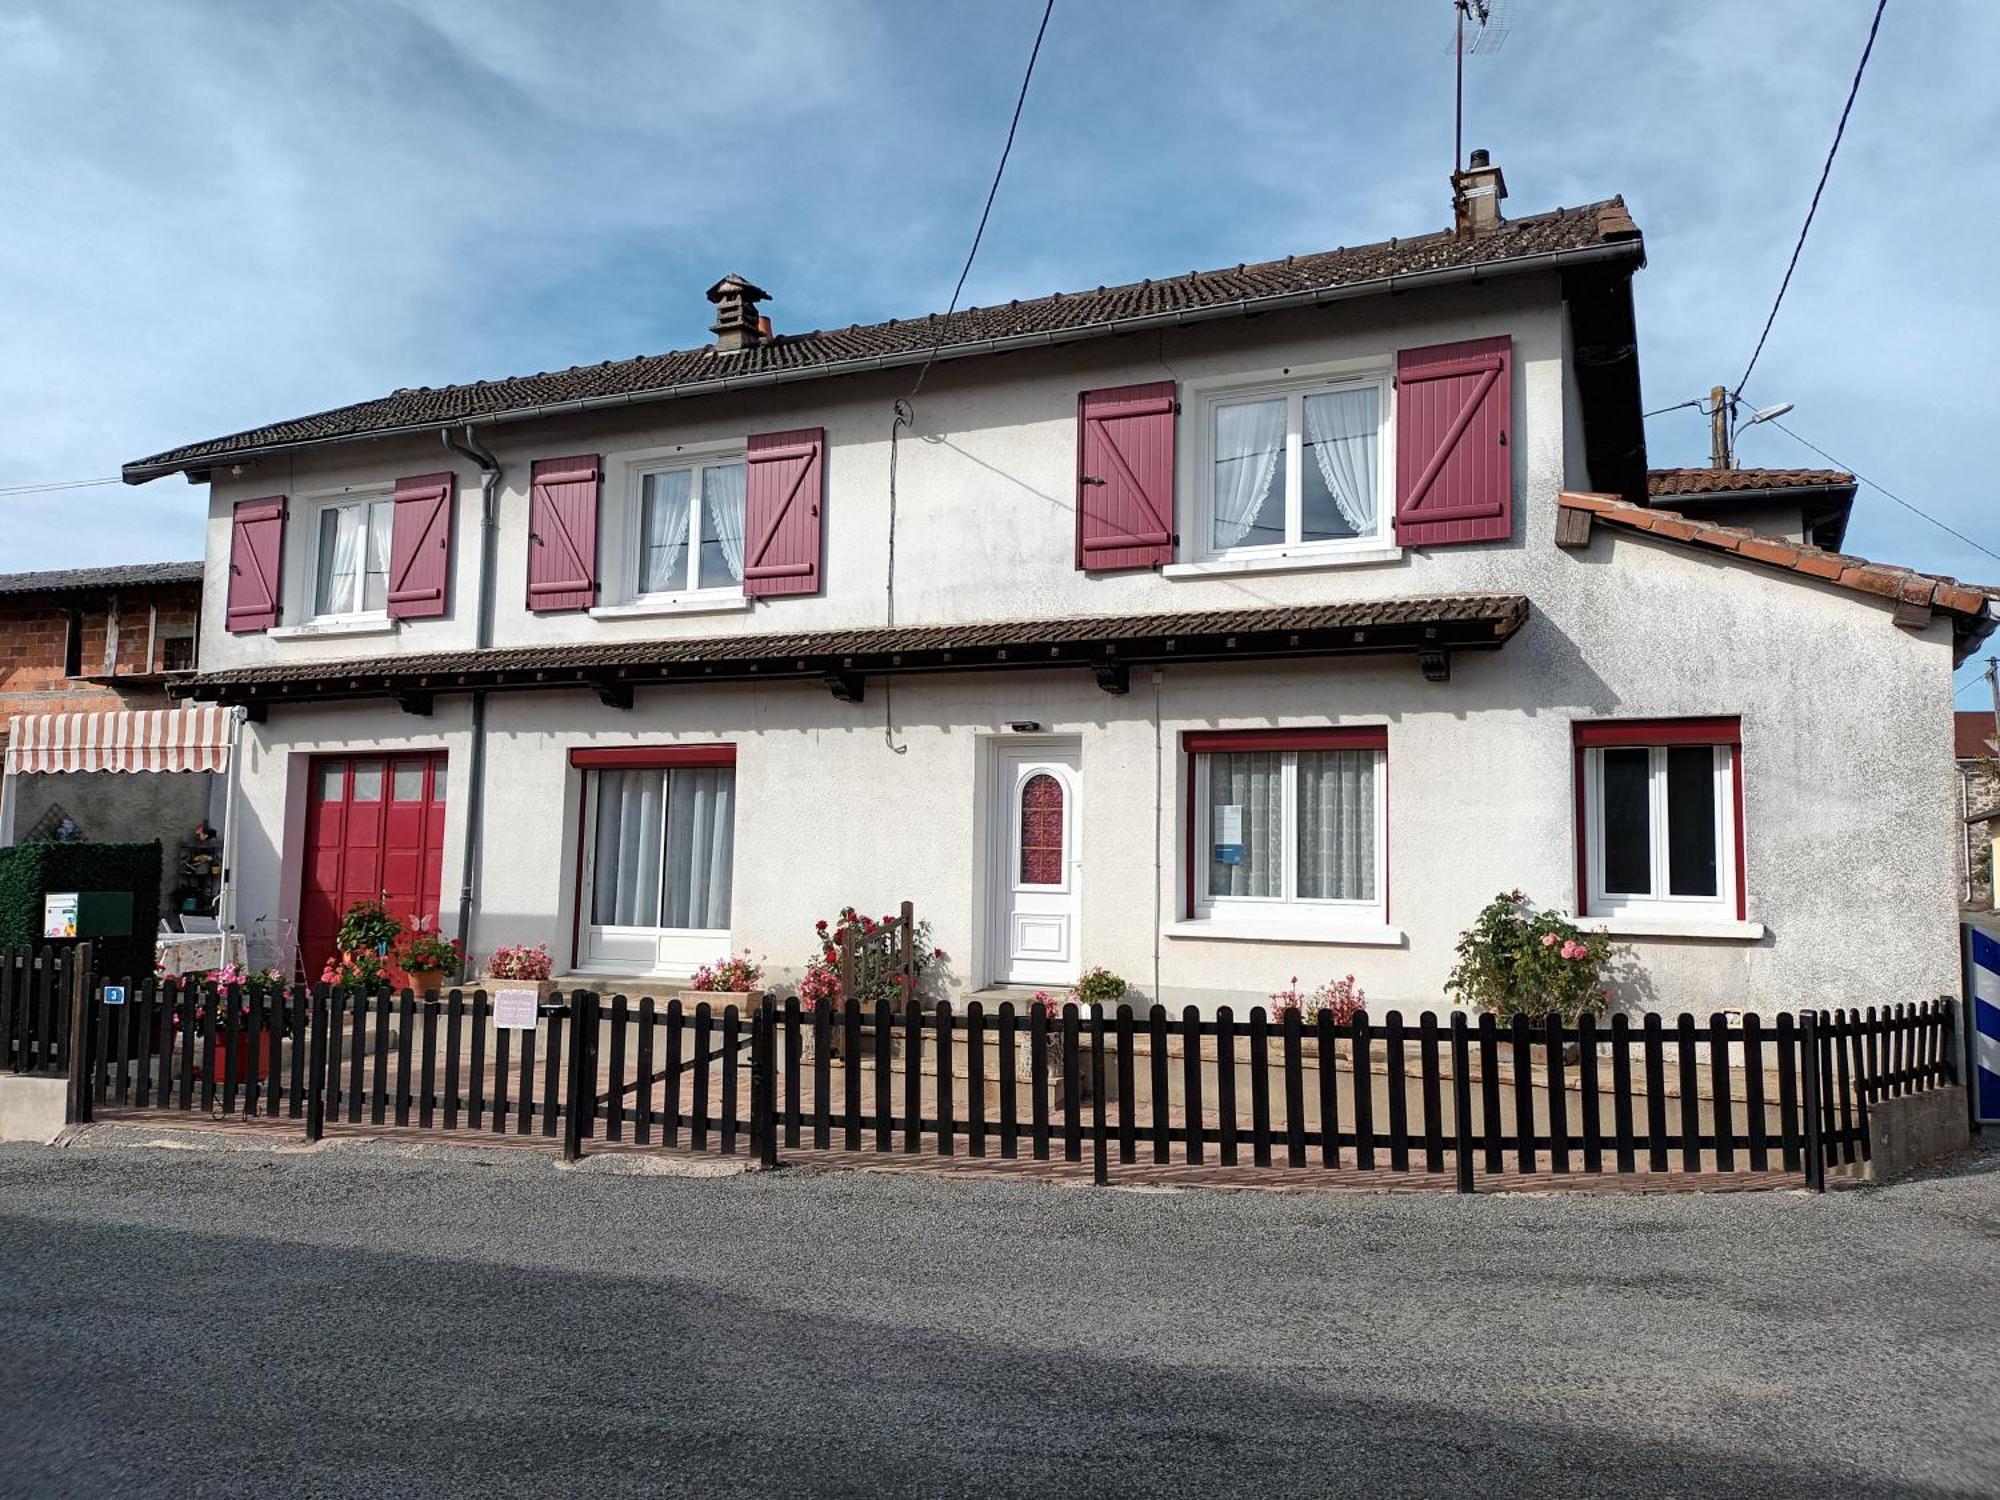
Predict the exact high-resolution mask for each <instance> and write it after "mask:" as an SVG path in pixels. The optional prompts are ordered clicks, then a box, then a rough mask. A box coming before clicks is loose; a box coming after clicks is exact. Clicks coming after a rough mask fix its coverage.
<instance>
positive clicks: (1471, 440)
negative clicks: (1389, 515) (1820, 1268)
mask: <svg viewBox="0 0 2000 1500" xmlns="http://www.w3.org/2000/svg"><path fill="white" fill-rule="evenodd" d="M1513 368H1514V350H1513V341H1512V340H1511V339H1509V338H1507V337H1506V336H1505V335H1503V336H1501V337H1500V338H1496V339H1468V340H1467V341H1466V342H1464V343H1462V344H1437V345H1434V346H1432V347H1431V348H1429V349H1405V350H1403V351H1402V352H1401V353H1399V354H1398V355H1397V356H1396V540H1397V541H1398V542H1399V543H1401V544H1402V545H1403V546H1405V547H1423V546H1431V545H1436V544H1438V543H1449V542H1490V541H1505V540H1506V539H1507V537H1509V536H1510V535H1512V534H1513V530H1514V469H1513V459H1512V448H1511V446H1510V441H1511V440H1510V439H1509V437H1508V433H1509V432H1510V431H1511V430H1512V428H1513V425H1514V408H1513V380H1512V375H1513Z"/></svg>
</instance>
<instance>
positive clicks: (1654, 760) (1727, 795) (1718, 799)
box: [1582, 742, 1742, 921]
mask: <svg viewBox="0 0 2000 1500" xmlns="http://www.w3.org/2000/svg"><path fill="white" fill-rule="evenodd" d="M1698 748H1702V747H1700V746H1698V745H1692V746H1691V745H1686V744H1681V745H1665V744H1650V745H1622V746H1620V745H1601V746H1600V745H1592V746H1588V747H1586V748H1585V749H1584V750H1583V752H1582V754H1583V757H1584V761H1583V784H1584V804H1583V805H1584V825H1585V839H1586V842H1585V845H1584V850H1585V863H1586V864H1587V866H1588V868H1589V876H1590V881H1589V884H1590V889H1589V893H1588V902H1587V904H1588V909H1589V914H1590V915H1591V916H1593V917H1616V916H1653V917H1685V918H1690V919H1708V920H1726V921H1734V920H1735V918H1736V914H1737V912H1738V911H1739V910H1740V909H1741V908H1740V905H1739V902H1738V899H1737V890H1736V825H1737V820H1738V818H1740V817H1741V815H1742V814H1741V810H1740V809H1739V808H1738V807H1737V806H1736V756H1737V754H1738V753H1739V752H1738V747H1737V746H1735V745H1732V744H1725V743H1721V742H1717V743H1714V744H1711V745H1709V746H1707V747H1706V748H1707V749H1708V750H1709V752H1710V754H1711V755H1712V757H1713V761H1714V768H1713V776H1714V786H1715V871H1716V880H1715V887H1716V894H1715V895H1713V896H1676V895H1672V894H1670V893H1669V891H1668V889H1667V886H1668V880H1667V876H1668V870H1669V868H1670V861H1671V853H1672V851H1671V849H1670V842H1671V838H1672V830H1671V828H1670V827H1669V825H1668V822H1667V752H1668V751H1669V750H1673V749H1698ZM1615 749H1625V750H1645V751H1646V752H1647V753H1648V755H1649V757H1650V758H1649V761H1648V766H1647V790H1648V793H1649V797H1648V803H1647V808H1648V818H1647V828H1648V831H1649V835H1650V843H1651V847H1650V848H1649V850H1648V858H1649V868H1650V869H1651V871H1652V885H1653V889H1652V891H1651V892H1650V893H1648V894H1639V893H1634V892H1626V891H1610V890H1607V889H1605V873H1606V869H1607V866H1606V863H1605V855H1604V837H1605V828H1604V752H1605V751H1606V750H1615Z"/></svg>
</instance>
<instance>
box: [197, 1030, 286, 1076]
mask: <svg viewBox="0 0 2000 1500" xmlns="http://www.w3.org/2000/svg"><path fill="white" fill-rule="evenodd" d="M251 1041H252V1038H250V1037H247V1036H239V1037H237V1038H236V1041H235V1045H234V1046H230V1045H228V1044H227V1043H226V1042H225V1040H224V1039H223V1038H222V1037H217V1038H216V1039H215V1040H214V1041H212V1042H210V1043H209V1045H208V1050H207V1053H206V1054H205V1056H204V1058H203V1061H202V1065H201V1069H202V1071H201V1076H202V1077H203V1078H208V1079H213V1080H214V1081H215V1083H216V1085H217V1087H221V1086H222V1085H225V1084H230V1083H237V1084H241V1083H249V1082H252V1081H253V1080H254V1081H256V1082H259V1083H261V1082H263V1081H264V1079H265V1078H267V1077H269V1076H270V1073H271V1033H270V1032H268V1031H261V1032H259V1033H258V1034H257V1036H256V1038H255V1041H256V1044H257V1045H256V1046H255V1048H254V1049H253V1048H252V1047H251V1045H250V1044H251Z"/></svg>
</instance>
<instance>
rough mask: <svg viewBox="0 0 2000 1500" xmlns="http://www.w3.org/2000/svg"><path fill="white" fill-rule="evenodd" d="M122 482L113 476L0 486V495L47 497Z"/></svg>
mask: <svg viewBox="0 0 2000 1500" xmlns="http://www.w3.org/2000/svg"><path fill="white" fill-rule="evenodd" d="M124 482H125V481H124V480H122V479H120V478H118V477H117V476H116V475H115V474H114V475H113V476H112V477H111V478H109V479H53V480H50V481H49V482H48V483H47V484H9V485H0V495H49V494H54V493H55V492H56V491H57V490H101V489H105V488H108V487H109V486H111V485H114V484H123V483H124Z"/></svg>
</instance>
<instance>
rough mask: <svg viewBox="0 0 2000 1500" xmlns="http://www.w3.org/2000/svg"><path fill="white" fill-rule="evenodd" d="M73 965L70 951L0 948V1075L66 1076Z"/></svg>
mask: <svg viewBox="0 0 2000 1500" xmlns="http://www.w3.org/2000/svg"><path fill="white" fill-rule="evenodd" d="M86 961H87V960H86ZM77 964H78V957H77V952H76V950H75V949H74V948H54V947H48V948H25V947H23V948H7V949H0V1046H4V1047H5V1049H6V1052H5V1056H4V1057H0V1071H4V1072H8V1073H43V1074H55V1075H57V1076H61V1075H63V1074H65V1073H67V1072H68V1071H69V1053H70V1046H69V1033H70V1013H71V1011H72V1009H73V1008H74V1006H73V996H74V986H75V983H76V971H77Z"/></svg>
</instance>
